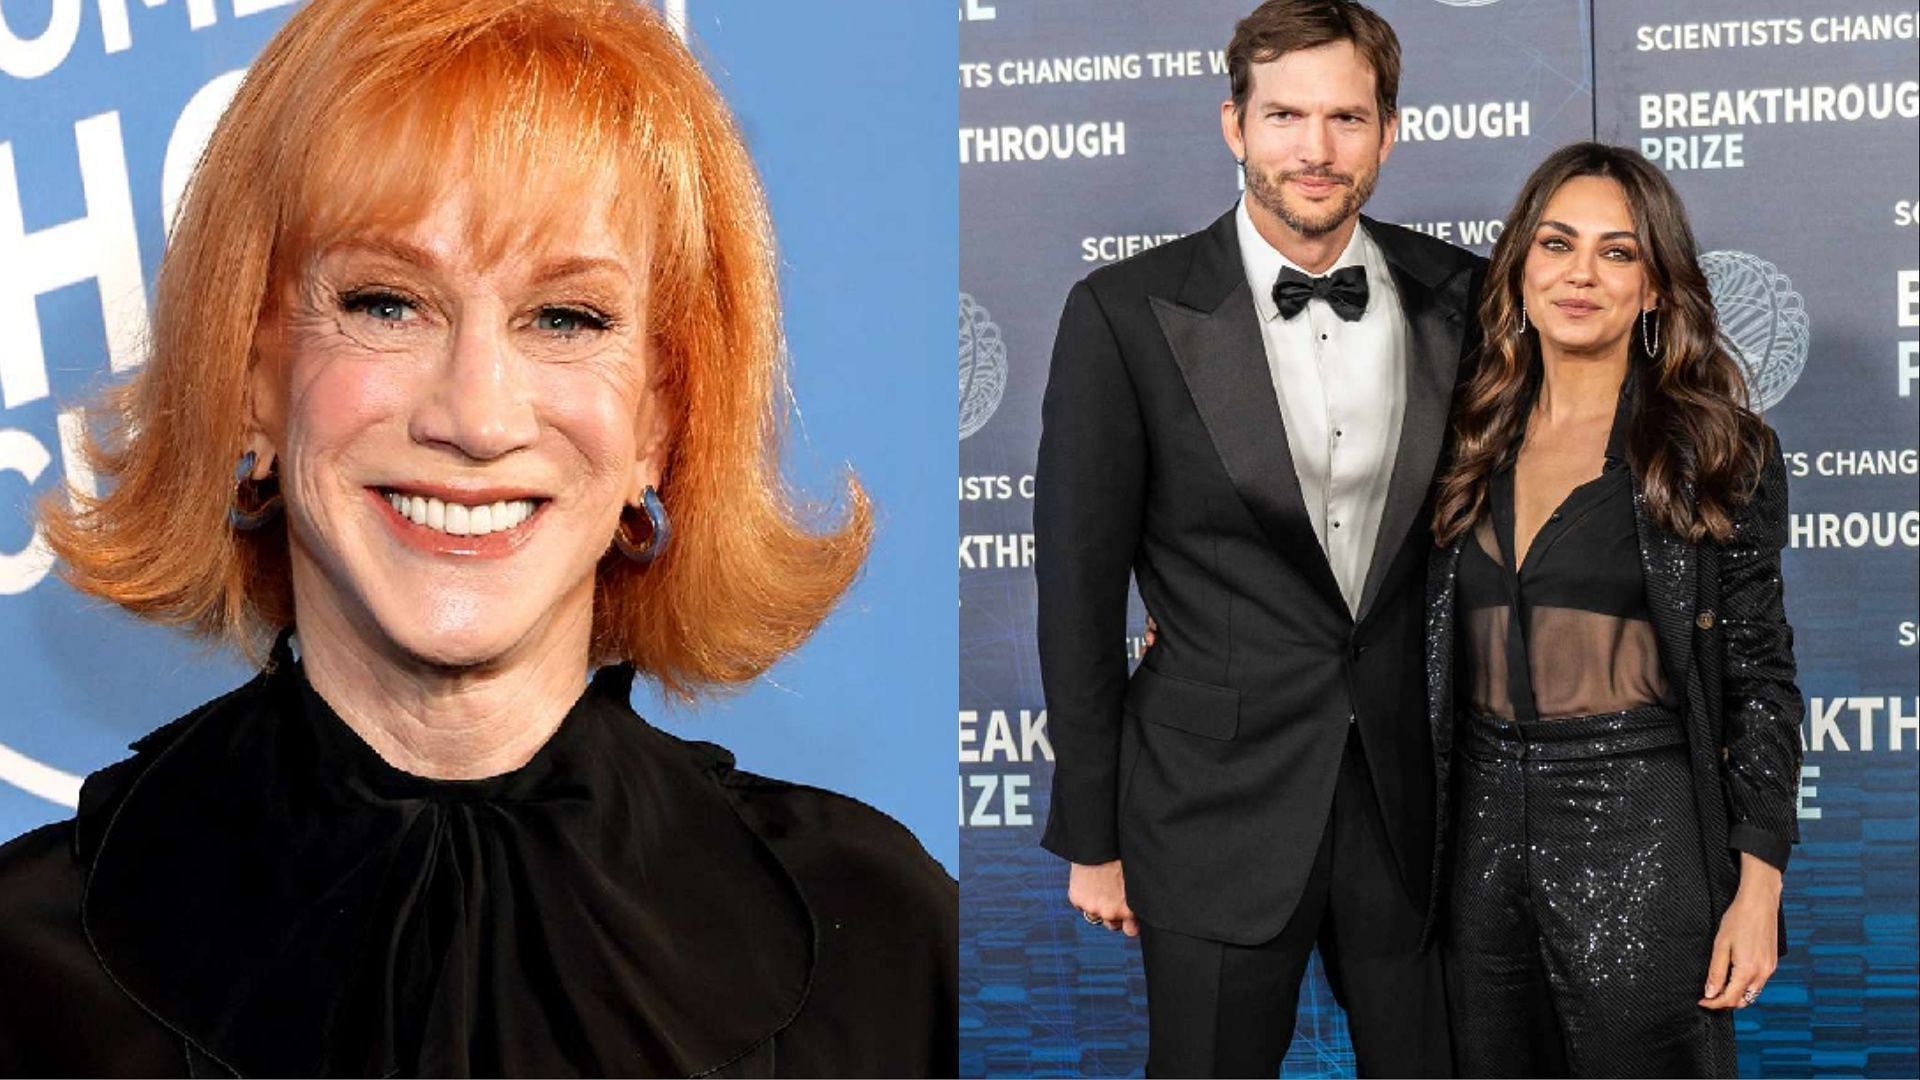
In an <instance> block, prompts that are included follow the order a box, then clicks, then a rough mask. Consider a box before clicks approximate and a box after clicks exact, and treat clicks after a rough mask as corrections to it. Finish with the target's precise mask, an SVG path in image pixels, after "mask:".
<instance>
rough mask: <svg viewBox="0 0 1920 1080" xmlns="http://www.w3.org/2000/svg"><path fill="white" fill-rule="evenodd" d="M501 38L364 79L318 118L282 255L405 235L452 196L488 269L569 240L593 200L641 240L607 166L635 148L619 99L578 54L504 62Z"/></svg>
mask: <svg viewBox="0 0 1920 1080" xmlns="http://www.w3.org/2000/svg"><path fill="white" fill-rule="evenodd" d="M501 44H503V43H492V42H487V41H485V40H482V41H478V42H471V43H469V45H468V48H466V49H465V50H463V51H461V52H459V53H457V54H455V55H453V56H451V57H447V58H442V60H441V62H439V63H437V64H435V65H434V66H433V67H432V68H430V69H428V70H424V71H413V72H391V73H386V74H387V77H385V78H375V79H369V80H366V81H364V82H362V83H361V84H360V85H359V87H357V88H356V89H355V90H353V91H349V92H348V93H347V94H346V95H345V96H344V98H343V100H342V101H341V102H340V103H339V104H338V105H337V106H335V107H334V108H331V109H329V110H327V123H326V124H325V126H324V130H323V131H322V132H321V133H320V134H319V136H318V137H317V138H316V139H314V140H313V141H312V142H311V144H310V145H309V146H308V147H307V148H306V151H305V155H304V156H305V157H306V162H305V165H304V167H302V168H299V169H297V170H296V175H297V176H298V180H297V181H296V183H295V184H294V186H293V190H292V191H291V192H290V193H289V200H288V203H287V205H286V207H285V211H284V214H283V216H282V221H283V222H285V223H286V226H287V231H286V233H285V234H284V235H285V241H286V242H285V246H284V248H283V254H284V255H286V256H289V257H291V258H293V259H296V260H298V259H304V258H306V257H310V256H311V255H313V254H314V253H316V252H319V251H323V250H325V249H326V248H327V247H329V246H331V245H333V244H336V243H338V242H340V241H342V240H344V239H347V238H349V237H353V236H362V235H367V234H369V233H373V234H393V233H398V232H404V231H406V230H408V229H410V228H411V227H413V226H415V225H417V224H418V223H419V222H420V221H422V220H424V219H425V218H426V217H427V216H428V215H429V214H431V213H432V212H433V210H434V208H435V207H436V206H438V205H440V204H441V203H442V202H443V201H444V200H445V199H447V198H450V197H453V195H454V189H456V188H461V189H463V191H462V194H463V195H464V196H466V197H467V198H468V205H467V220H466V228H467V230H468V232H467V235H466V237H465V240H466V242H467V243H468V244H469V245H470V246H471V247H472V248H473V249H474V250H475V251H476V252H478V253H480V254H481V256H482V258H484V259H485V260H487V261H489V262H491V261H496V260H498V259H500V258H502V257H503V256H505V255H506V254H507V253H508V252H510V251H515V250H538V249H539V248H540V247H542V246H544V244H545V243H546V242H548V241H550V240H551V239H552V238H556V237H565V236H569V235H579V234H580V232H581V231H583V230H584V229H585V228H586V227H588V225H589V224H590V223H589V222H588V221H587V215H589V214H591V213H593V212H594V210H595V209H596V208H597V207H600V206H605V207H606V208H607V211H608V213H609V214H610V215H611V218H612V220H611V224H612V226H613V227H614V228H615V229H617V230H620V231H622V232H623V233H625V234H626V235H627V236H628V237H629V239H630V242H632V243H635V244H639V243H642V242H644V238H645V229H644V223H643V222H640V221H638V220H635V219H636V218H637V217H638V215H637V214H636V213H635V207H634V206H633V205H632V203H633V202H634V200H633V199H632V197H631V193H629V192H627V191H624V190H622V189H623V188H624V186H625V185H623V184H622V183H621V181H622V179H623V177H622V173H623V170H622V169H620V168H619V166H618V164H617V163H618V162H619V161H621V160H622V159H623V158H626V157H628V156H629V155H630V153H631V150H630V143H631V142H632V137H631V135H630V134H629V131H628V125H627V124H626V123H624V122H623V121H624V119H625V118H624V117H623V116H622V115H621V114H622V113H625V112H627V111H629V110H628V109H626V108H621V106H622V105H623V104H626V103H624V102H620V101H618V100H609V99H610V98H615V97H617V96H626V95H616V94H614V93H613V90H614V88H613V87H611V86H609V85H608V84H607V81H606V79H605V77H604V75H601V74H599V73H596V72H594V71H592V70H591V67H590V65H589V64H587V63H585V62H584V60H583V58H581V57H577V56H569V55H566V54H565V53H564V52H563V51H561V50H552V49H544V50H543V49H536V50H534V51H533V52H532V53H530V54H521V55H516V56H509V55H505V50H504V49H503V48H501V47H500V45H501ZM520 44H521V46H522V47H524V46H525V45H526V43H525V42H521V43H520ZM490 46H492V47H490Z"/></svg>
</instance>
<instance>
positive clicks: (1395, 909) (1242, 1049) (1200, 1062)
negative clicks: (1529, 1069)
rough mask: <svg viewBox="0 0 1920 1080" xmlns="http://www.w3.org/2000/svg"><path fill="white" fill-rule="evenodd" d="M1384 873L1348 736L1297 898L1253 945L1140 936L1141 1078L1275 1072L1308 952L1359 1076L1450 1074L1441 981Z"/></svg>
mask: <svg viewBox="0 0 1920 1080" xmlns="http://www.w3.org/2000/svg"><path fill="white" fill-rule="evenodd" d="M1425 916H1426V913H1425V912H1424V911H1423V910H1421V909H1420V908H1419V907H1418V906H1417V905H1416V904H1415V903H1414V902H1413V900H1412V899H1411V898H1410V896H1409V894H1408V890H1407V888H1406V886H1405V885H1404V884H1403V881H1402V878H1401V876H1400V871H1399V869H1398V867H1397V866H1396V865H1395V862H1394V858H1393V850H1392V847H1391V843H1390V841H1389V840H1388V838H1387V829H1386V823H1385V820H1384V819H1383V818H1382V817H1381V815H1380V806H1379V800H1378V799H1377V798H1376V797H1375V795H1374V791H1373V780H1372V778H1371V776H1370V775H1369V773H1368V769H1367V762H1366V755H1365V753H1364V752H1363V751H1362V750H1361V747H1360V737H1359V732H1358V731H1357V730H1353V729H1350V730H1349V731H1348V734H1347V745H1346V751H1345V753H1344V755H1343V756H1342V758H1341V762H1340V776H1339V779H1338V781H1337V783H1336V784H1335V788H1334V795H1333V806H1332V809H1331V810H1330V812H1329V813H1328V815H1327V823H1326V826H1325V829H1324V831H1323V832H1322V835H1321V837H1320V846H1319V849H1318V851H1317V852H1316V854H1315V856H1314V860H1313V867H1312V869H1311V871H1310V872H1309V874H1308V878H1307V887H1306V892H1305V894H1304V895H1303V896H1302V897H1301V899H1300V904H1299V906H1298V907H1297V908H1295V909H1294V912H1293V914H1292V916H1291V917H1290V918H1289V919H1288V921H1287V923H1286V925H1285V926H1284V927H1282V928H1281V930H1280V933H1279V934H1278V935H1276V936H1275V937H1274V938H1273V939H1272V940H1269V941H1266V942H1262V943H1260V944H1258V945H1234V944H1230V943H1227V942H1222V941H1212V940H1208V939H1206V938H1198V937H1192V936H1190V935H1187V934H1181V933H1176V932H1174V931H1172V930H1167V929H1164V928H1162V927H1157V926H1153V925H1151V924H1143V925H1142V926H1141V928H1140V954H1141V958H1142V960H1143V962H1144V965H1145V967H1146V975H1147V1028H1148V1033H1147V1037H1148V1043H1147V1075H1148V1076H1260V1077H1265V1076H1278V1075H1279V1072H1280V1063H1281V1061H1282V1060H1283V1059H1284V1058H1285V1057H1286V1056H1287V1047H1288V1046H1289V1045H1291V1043H1292V1042H1293V1028H1294V1018H1295V1013H1296V1011H1297V1009H1298V1006H1299V1001H1300V980H1301V977H1302V975H1303V974H1304V973H1305V972H1306V967H1307V959H1308V957H1309V956H1310V955H1311V954H1312V952H1313V950H1314V948H1315V947H1316V946H1317V947H1318V948H1319V950H1320V958H1321V962H1322V964H1323V965H1324V966H1325V968H1326V972H1327V981H1328V983H1329V984H1330V985H1331V986H1332V988H1333V996H1334V1000H1335V1001H1337V1002H1339V1004H1340V1006H1341V1007H1342V1008H1343V1009H1345V1010H1346V1013H1347V1023H1348V1028H1349V1031H1350V1032H1351V1034H1352V1037H1353V1051H1354V1061H1355V1065H1356V1066H1357V1068H1358V1071H1359V1073H1360V1075H1361V1076H1450V1075H1452V1053H1451V1049H1450V1047H1449V1043H1448V1032H1447V1009H1446V989H1445V979H1444V976H1443V974H1442V971H1441V967H1440V958H1439V955H1438V952H1437V950H1435V949H1432V948H1429V949H1427V950H1425V951H1424V952H1423V951H1422V950H1421V949H1420V931H1421V927H1422V924H1423V922H1424V920H1425Z"/></svg>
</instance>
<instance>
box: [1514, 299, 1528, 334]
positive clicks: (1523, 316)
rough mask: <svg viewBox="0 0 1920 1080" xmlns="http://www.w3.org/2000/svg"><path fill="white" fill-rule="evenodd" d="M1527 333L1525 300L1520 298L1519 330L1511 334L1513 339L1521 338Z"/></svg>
mask: <svg viewBox="0 0 1920 1080" xmlns="http://www.w3.org/2000/svg"><path fill="white" fill-rule="evenodd" d="M1526 332H1527V298H1526V297H1524V296H1523V297H1521V298H1520V328H1519V329H1517V330H1515V331H1514V332H1513V336H1514V337H1522V336H1524V335H1525V334H1526Z"/></svg>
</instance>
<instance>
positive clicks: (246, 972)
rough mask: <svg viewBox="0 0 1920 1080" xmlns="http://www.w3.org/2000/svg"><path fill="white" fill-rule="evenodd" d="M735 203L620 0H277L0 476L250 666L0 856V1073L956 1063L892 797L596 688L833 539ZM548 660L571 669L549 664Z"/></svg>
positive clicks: (676, 51)
mask: <svg viewBox="0 0 1920 1080" xmlns="http://www.w3.org/2000/svg"><path fill="white" fill-rule="evenodd" d="M774 281H775V274H774V260H773V255H772V241H771V236H770V227H769V221H768V216H767V211H766V207H765V203H764V199H763V197H762V195H761V193H760V189H759V185H758V182H757V180H756V178H755V175H754V172H753V168H752V165H751V163H750V161H749V160H748V157H747V154H746V151H745V149H744V147H743V146H742V144H741V141H740V138H739V135H738V133H737V131H736V130H735V127H734V125H733V122H732V119H731V117H730V116H729V114H728V112H727V110H726V107H725V106H724V104H723V103H722V102H721V101H720V99H719V97H718V95H717V93H716V92H715V90H714V88H713V87H712V85H711V84H710V83H709V82H708V81H707V79H706V77H705V76H704V75H703V73H702V72H701V71H700V69H699V66H698V65H697V63H696V62H695V61H694V60H693V58H692V56H691V55H690V54H689V53H688V51H687V50H686V48H685V47H684V46H683V45H682V44H681V43H680V42H679V41H678V40H677V39H676V38H675V36H674V35H673V34H672V33H671V31H670V30H669V29H668V28H667V27H666V26H665V25H664V24H663V23H662V22H661V20H660V19H659V18H658V17H657V16H656V15H654V14H653V13H651V12H650V11H649V10H647V8H646V7H645V6H643V5H640V4H634V3H628V2H623V0H538V2H531V3H526V2H511V0H313V2H312V3H309V4H308V5H307V6H306V7H304V8H303V9H302V10H301V11H299V12H298V13H297V14H295V15H294V16H293V17H292V19H290V20H289V21H288V23H287V24H286V26H285V27H284V28H283V29H282V30H281V32H280V33H279V34H278V35H277V36H276V37H275V38H274V40H273V41H272V42H271V43H270V44H269V46H268V47H267V49H266V51H265V53H264V54H263V55H262V56H261V57H260V59H259V60H258V61H257V62H256V64H255V65H254V66H253V68H252V69H251V71H250V73H249V75H248V76H247V79H246V81H245V82H244V84H243V85H242V86H241V88H240V91H239V94H238V96H237V97H236V99H235V100H234V103H233V105H232V107H231V108H230V109H229V110H228V112H227V114H226V116H225V117H224V118H223V119H222V121H221V123H220V125H219V127H218V129H217V130H216V131H215V133H214V136H213V138H212V141H211V143H210V144H209V146H208V149H207V151H206V154H205V157H204V158H203V159H202V161H201V164H200V167H199V170H198V172H197V173H196V175H195V178H194V180H193V183H192V185H191V187H190V188H189V191H188V195H187V197H186V200H185V202H184V204H183V206H182V209H181V213H180V216H179V219H178V221H177V222H176V224H175V227H174V230H173V234H172V240H171V245H170V247H169V249H168V251H167V253H166V256H165V258H164V261H163V263H162V267H161V272H160V278H159V286H158V295H157V300H156V305H155V311H154V322H153V328H154V329H153V342H152V352H151V356H150V358H149V360H148V362H147V364H146V366H145V367H144V368H143V369H142V371H141V372H140V373H139V375H138V376H137V377H136V378H135V379H134V380H133V381H132V382H130V383H128V384H126V385H125V386H123V387H120V388H118V389H116V390H115V391H114V392H113V399H112V402H111V405H112V408H111V409H110V410H108V411H109V413H110V415H112V416H113V417H114V418H115V423H114V425H113V426H112V428H111V429H110V430H108V431H106V432H104V433H103V434H102V435H101V437H100V438H99V439H98V441H97V442H96V443H95V444H94V445H93V446H92V448H91V460H92V463H93V465H94V468H95V469H96V471H97V472H98V473H99V474H100V475H102V476H103V477H105V478H107V479H109V480H111V481H112V484H111V487H110V490H109V491H108V492H107V493H106V494H105V495H103V496H101V497H100V498H98V499H96V500H88V501H83V502H82V503H81V504H80V505H79V506H78V508H76V509H72V510H69V509H67V508H65V507H64V506H61V505H57V504H55V503H53V502H51V501H49V502H48V503H46V504H45V505H44V506H43V515H42V516H43V521H44V526H45V528H46V532H47V536H48V538H49V542H50V544H51V546H52V547H53V549H54V550H55V552H56V553H57V554H58V555H59V556H60V557H61V559H62V560H63V563H64V573H65V576H66V577H67V579H68V580H69V581H70V582H72V583H73V585H74V586H75V587H77V588H78V589H80V590H82V591H84V592H86V593H89V594H91V595H94V596H98V597H101V598H104V599H107V600H110V601H112V602H113V603H116V604H118V605H120V606H121V607H124V608H126V609H127V610H129V611H132V612H134V613H136V614H139V615H141V616H144V617H146V618H149V619H153V620H156V621H160V622H163V623H167V624H170V625H174V626H179V627H182V628H184V629H186V630H189V631H191V632H193V633H195V634H198V635H201V636H203V637H206V638H209V639H212V640H215V641H219V642H224V643H228V644H231V645H234V646H237V647H239V648H241V649H243V650H246V651H248V652H249V653H250V654H251V655H254V656H256V657H263V658H264V665H263V669H262V671H261V673H260V675H259V676H258V677H257V678H255V679H254V680H253V681H252V682H250V683H248V684H247V685H245V686H243V687H241V688H240V689H238V690H236V691H234V692H233V693H231V694H229V695H227V696H226V697H223V698H221V699H219V700H217V701H215V702H212V703H210V704H208V705H206V706H204V707H202V708H201V709H199V710H197V711H195V712H193V713H191V714H189V715H188V716H186V717H183V718H181V719H180V720H177V721H175V722H174V723H172V724H169V725H167V726H166V727H163V728H162V729H160V730H159V731H157V732H155V733H154V734H153V735H150V736H148V737H147V738H146V739H144V740H142V741H141V742H140V743H138V744H136V751H137V752H136V754H135V756H134V757H132V758H131V759H129V760H127V761H124V762H122V763H120V764H117V765H114V766H111V767H109V768H107V769H104V770H102V771H100V772H98V773H96V774H94V775H93V776H92V777H90V778H89V779H88V781H87V783H86V785H85V787H84V789H83V791H82V794H81V801H80V807H79V812H78V815H77V817H76V818H75V819H74V820H73V821H69V822H63V823H60V824H57V825H53V826H49V827H47V828H45V829H41V830H38V831H36V832H34V833H29V834H28V835H27V836H25V837H22V838H21V839H19V840H17V841H15V842H13V843H11V844H9V845H7V846H6V847H5V848H3V849H0V913H4V917H3V918H0V971H4V973H5V974H4V976H3V977H4V979H5V982H6V987H7V998H8V1005H7V1009H6V1012H5V1014H4V1016H0V1072H7V1073H28V1072H40V1073H53V1074H74V1073H93V1074H109V1073H112V1074H119V1073H141V1074H155V1075H158V1074H163V1073H181V1072H190V1073H192V1074H193V1075H215V1074H235V1075H241V1074H250V1073H270V1074H279V1075H331V1074H341V1073H344V1074H357V1075H393V1074H395V1073H405V1074H438V1075H474V1074H496V1075H497V1074H531V1073H539V1074H552V1075H585V1074H618V1075H643V1074H644V1075H664V1074H673V1075H707V1074H712V1073H725V1074H726V1075H927V1074H945V1075H951V1074H952V1072H953V1070H954V1067H955V1066H954V1038H955V1033H954V1019H955V1017H954V1004H955V984H954V971H953V964H954V959H955V957H954V948H955V936H956V895H955V889H954V885H953V882H952V879H951V878H949V877H947V876H946V874H945V873H944V872H943V871H942V870H941V869H940V867H939V866H938V865H937V864H936V863H934V862H933V861H932V860H931V859H930V858H928V857H927V855H926V854H925V852H924V851H922V850H921V849H920V847H919V845H918V844H917V843H916V842H915V841H914V840H913V839H912V837H911V836H910V835H909V834H908V833H907V832H906V831H905V830H904V829H902V828H901V827H900V826H898V825H897V824H896V823H894V822H892V821H891V820H889V819H887V818H886V817H884V816H883V815H881V814H879V813H878V812H876V811H873V810H871V809H870V808H867V807H865V806H863V805H861V804H859V803H856V802H853V801H852V800H849V799H844V798H841V797H838V796H834V795H831V794H828V793H825V792H821V791H818V790H814V789H809V788H802V787H797V786H792V785H786V784H781V783H778V782H774V781H769V780H764V779H761V778H758V777H754V776H751V775H749V774H746V773H743V772H740V771H738V770H736V769H735V768H733V759H732V758H731V757H730V756H729V755H728V754H726V753H725V752H724V751H722V750H720V749H719V748H717V747H713V746H710V745H706V744H700V743H689V742H683V741H680V740H678V739H675V738H672V737H670V736H668V735H665V734H663V733H661V732H659V731H657V730H655V729H653V728H651V727H649V726H648V725H646V724H645V723H644V722H643V721H641V720H640V719H639V718H638V717H636V716H635V715H633V713H632V710H631V707H630V705H629V704H628V696H629V691H630V686H631V682H632V680H633V678H634V675H635V672H636V670H637V671H639V672H642V673H645V674H646V675H647V676H649V677H651V678H653V679H655V680H657V681H658V682H659V683H660V684H661V685H662V686H663V687H664V688H665V689H666V690H668V691H669V692H670V693H673V694H676V695H678V696H681V697H691V696H694V695H697V694H699V693H701V692H703V691H707V690H712V689H720V688H724V687H727V686H731V685H737V684H739V683H742V682H744V681H747V680H750V679H752V678H753V677H755V676H757V675H758V674H759V673H761V672H762V671H764V670H765V669H766V668H767V667H768V665H770V664H771V663H773V662H774V661H775V660H776V659H778V658H779V657H780V656H781V655H782V654H784V653H786V652H787V651H789V650H791V649H792V648H794V647H795V646H796V645H797V644H799V643H800V642H801V641H802V640H804V639H805V638H806V637H807V635H808V634H810V633H811V632H812V631H813V629H814V628H815V626H817V625H818V623H819V622H820V620H821V619H822V618H823V617H824V616H825V614H826V613H827V611H828V609H829V608H830V607H831V606H832V604H833V603H834V602H835V600H837V599H838V598H839V596H840V595H841V594H842V592H843V591H844V590H845V589H846V588H847V586H848V584H849V583H850V582H851V580H852V579H853V577H854V575H855V574H856V573H857V571H858V570H859V567H860V565H861V563H862V561H863V560H864V558H865V556H866V551H867V547H868V540H869V536H870V533H871V516H870V512H869V509H868V506H867V503H866V499H865V496H864V495H863V494H862V492H861V491H860V489H859V487H858V486H857V485H854V484H852V483H851V482H850V483H849V486H848V491H847V494H846V502H847V509H846V511H845V515H844V517H843V518H842V519H841V520H840V521H839V522H838V523H837V524H831V525H828V526H826V527H824V528H816V527H810V526H809V525H808V524H807V523H806V522H805V521H804V520H803V519H802V517H801V515H800V514H799V512H798V511H797V510H796V508H795V507H794V506H793V505H791V503H790V501H789V499H788V498H787V496H786V495H785V493H784V491H783V488H782V484H781V479H780V473H779V463H778V456H777V446H778V439H779V434H780V432H779V424H778V422H777V419H778V412H777V410H776V393H777V392H778V390H779V389H780V388H781V387H782V386H783V381H782V373H781V343H780V336H779V324H778V301H777V296H776V294H775V284H774ZM591 665H601V666H600V667H599V670H598V672H597V673H596V674H594V675H593V676H592V678H591V680H590V681H589V680H588V678H587V677H586V672H588V671H589V669H590V666H591Z"/></svg>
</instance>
